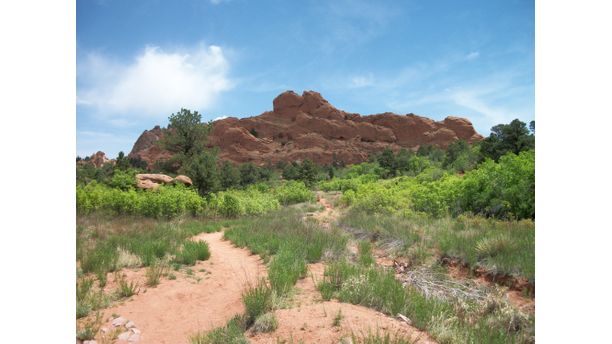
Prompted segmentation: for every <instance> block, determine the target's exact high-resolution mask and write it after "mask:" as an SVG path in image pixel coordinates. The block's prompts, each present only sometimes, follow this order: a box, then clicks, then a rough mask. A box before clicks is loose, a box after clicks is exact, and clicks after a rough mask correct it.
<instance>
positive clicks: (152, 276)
mask: <svg viewBox="0 0 612 344" xmlns="http://www.w3.org/2000/svg"><path fill="white" fill-rule="evenodd" d="M166 268H167V265H166V263H165V262H163V261H161V260H160V261H157V262H155V263H153V264H151V265H150V266H149V267H148V268H147V272H146V276H147V286H149V287H155V286H157V285H158V284H159V281H160V279H161V277H162V276H163V275H164V273H165V271H166Z"/></svg>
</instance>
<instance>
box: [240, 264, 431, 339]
mask: <svg viewBox="0 0 612 344" xmlns="http://www.w3.org/2000/svg"><path fill="white" fill-rule="evenodd" d="M324 269H325V265H324V264H323V263H315V264H309V265H308V276H307V277H305V278H302V279H300V280H298V282H297V283H296V285H295V287H296V295H295V297H294V299H293V300H292V306H291V308H285V309H278V310H276V311H275V315H276V317H277V318H278V329H276V331H274V332H271V333H258V334H254V335H253V334H251V335H250V336H249V338H248V339H249V341H250V342H251V343H258V344H274V343H279V342H281V343H282V342H283V340H284V341H285V342H289V343H291V342H296V343H338V342H343V341H342V340H343V339H344V340H347V339H348V338H351V335H357V336H367V335H368V334H369V333H372V334H376V333H377V332H378V333H388V334H392V335H399V336H401V337H402V338H407V339H410V340H411V342H413V343H419V344H427V343H436V341H434V340H433V339H432V338H431V337H430V336H429V335H428V334H427V333H426V332H424V331H420V330H419V329H417V328H415V327H413V326H411V325H408V324H407V323H406V322H404V321H402V320H399V319H396V318H392V317H389V316H387V315H385V314H383V313H381V312H378V311H376V310H373V309H371V308H367V307H364V306H360V305H353V304H350V303H345V302H339V301H337V300H331V301H322V300H321V293H320V292H319V291H318V290H317V287H316V284H317V283H319V282H320V281H321V280H323V271H324Z"/></svg>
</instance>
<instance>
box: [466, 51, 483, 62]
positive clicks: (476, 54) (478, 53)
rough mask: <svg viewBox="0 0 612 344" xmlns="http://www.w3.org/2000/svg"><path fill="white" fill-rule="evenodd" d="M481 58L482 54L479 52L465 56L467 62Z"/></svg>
mask: <svg viewBox="0 0 612 344" xmlns="http://www.w3.org/2000/svg"><path fill="white" fill-rule="evenodd" d="M479 56H480V52H478V51H472V52H471V53H469V54H467V55H465V60H467V61H471V60H475V59H477V58H478V57H479Z"/></svg>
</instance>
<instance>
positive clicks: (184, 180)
mask: <svg viewBox="0 0 612 344" xmlns="http://www.w3.org/2000/svg"><path fill="white" fill-rule="evenodd" d="M174 180H176V181H177V182H181V183H183V184H185V185H187V186H191V185H193V182H192V181H191V178H189V177H187V176H184V175H182V174H179V175H178V176H176V178H174Z"/></svg>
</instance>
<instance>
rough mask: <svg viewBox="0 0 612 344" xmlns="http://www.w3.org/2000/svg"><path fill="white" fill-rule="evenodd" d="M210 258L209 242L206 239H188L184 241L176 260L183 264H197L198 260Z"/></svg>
mask: <svg viewBox="0 0 612 344" xmlns="http://www.w3.org/2000/svg"><path fill="white" fill-rule="evenodd" d="M208 258H210V250H209V248H208V243H206V242H205V241H191V240H187V241H185V242H184V243H183V247H182V249H181V250H180V251H179V252H178V253H177V254H176V257H175V258H174V260H175V261H176V262H177V263H180V264H183V265H195V263H196V261H198V260H207V259H208Z"/></svg>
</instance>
